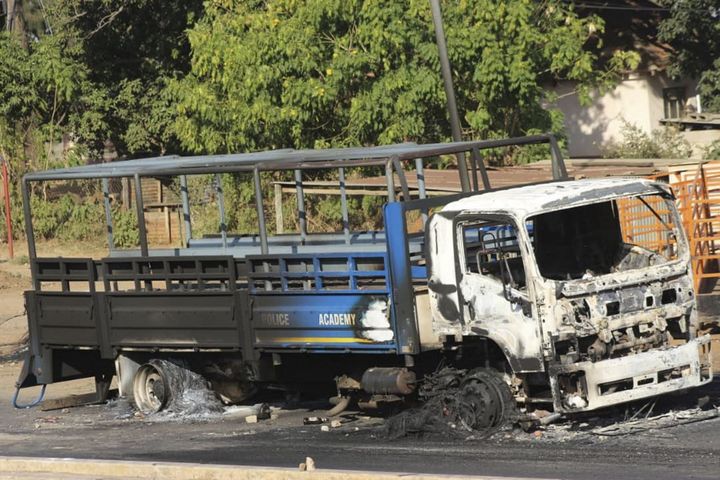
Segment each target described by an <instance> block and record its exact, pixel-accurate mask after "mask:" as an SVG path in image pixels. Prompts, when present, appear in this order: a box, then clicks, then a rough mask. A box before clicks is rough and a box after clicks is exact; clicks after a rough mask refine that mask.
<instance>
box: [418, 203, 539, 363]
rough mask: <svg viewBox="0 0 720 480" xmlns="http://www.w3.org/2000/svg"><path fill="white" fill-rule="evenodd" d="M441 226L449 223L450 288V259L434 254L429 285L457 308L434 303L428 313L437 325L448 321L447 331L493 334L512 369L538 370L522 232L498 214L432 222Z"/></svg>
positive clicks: (536, 328) (536, 325) (534, 319)
mask: <svg viewBox="0 0 720 480" xmlns="http://www.w3.org/2000/svg"><path fill="white" fill-rule="evenodd" d="M440 225H442V226H444V227H445V228H446V229H447V227H451V232H452V247H453V248H452V255H453V257H454V258H453V261H452V263H450V265H452V266H453V268H452V270H453V276H454V285H453V287H454V288H448V283H449V278H448V277H449V275H448V272H447V270H448V264H449V262H448V260H449V259H448V258H446V259H445V260H444V261H442V260H441V258H439V257H441V255H437V257H438V258H436V259H434V260H433V262H432V272H431V285H430V290H431V292H433V291H435V292H436V294H435V297H436V299H438V300H440V299H441V296H442V292H437V290H439V288H438V287H440V288H441V289H444V290H446V291H447V292H449V293H446V294H445V296H444V298H443V299H442V300H443V301H445V302H446V303H450V302H452V303H454V306H455V308H456V311H455V312H453V311H452V310H453V309H452V308H449V307H448V305H444V306H443V305H442V304H441V303H440V302H436V303H435V305H433V307H434V308H435V310H434V311H433V314H434V316H437V317H438V324H439V325H445V326H447V327H450V325H449V324H452V328H447V330H449V331H454V332H455V334H456V335H457V334H461V335H464V336H482V337H486V338H489V339H492V340H493V341H494V342H495V343H496V344H497V345H498V346H499V347H500V348H501V349H502V350H503V351H504V352H505V354H506V356H507V357H508V360H509V361H510V363H511V365H512V366H513V369H514V370H515V371H539V370H542V369H543V362H542V348H541V346H542V340H541V338H542V337H541V331H540V326H539V323H538V321H537V315H536V312H535V308H534V306H533V302H532V298H533V297H534V295H533V294H532V292H531V288H529V287H528V280H527V276H526V274H525V272H526V267H525V265H526V262H528V261H531V260H530V259H528V258H527V257H528V255H529V249H528V248H527V244H528V242H529V241H530V237H529V236H528V234H527V231H520V230H519V229H518V227H517V225H516V222H515V220H514V219H512V218H510V217H505V216H499V215H480V214H460V215H457V216H456V217H455V218H454V219H453V222H452V226H451V225H450V224H448V223H446V224H444V225H443V224H442V222H440V223H439V224H438V225H435V226H436V227H439V226H440ZM432 227H433V225H431V228H432ZM431 233H433V232H431ZM434 233H435V234H439V231H436V232H434ZM439 236H442V235H439ZM446 236H449V235H446ZM448 243H449V242H448ZM432 245H433V243H432V242H431V246H432ZM436 245H438V244H437V242H436ZM448 246H449V245H448ZM448 250H450V248H447V247H446V248H445V251H446V252H447V251H448ZM446 256H447V253H446ZM438 262H441V263H440V265H438ZM436 267H437V268H436ZM439 276H442V277H444V278H443V279H442V280H441V279H440V278H439ZM433 280H435V283H436V285H432V282H433ZM431 299H432V296H431ZM441 307H444V308H442V309H441ZM448 312H451V313H454V315H455V316H454V318H447V316H446V315H447V313H448Z"/></svg>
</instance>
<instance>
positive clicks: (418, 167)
mask: <svg viewBox="0 0 720 480" xmlns="http://www.w3.org/2000/svg"><path fill="white" fill-rule="evenodd" d="M415 175H416V176H417V184H418V197H420V198H427V192H426V191H425V169H424V167H423V159H422V158H416V159H415ZM427 219H428V211H427V209H423V210H422V224H423V227H424V226H425V224H426V223H427Z"/></svg>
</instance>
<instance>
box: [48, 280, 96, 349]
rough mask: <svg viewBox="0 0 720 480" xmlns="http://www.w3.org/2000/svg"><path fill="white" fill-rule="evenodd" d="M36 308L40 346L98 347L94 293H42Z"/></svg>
mask: <svg viewBox="0 0 720 480" xmlns="http://www.w3.org/2000/svg"><path fill="white" fill-rule="evenodd" d="M37 306H38V317H37V328H38V333H39V338H40V343H41V344H43V345H73V346H88V347H98V346H99V342H98V338H99V337H98V330H97V324H96V321H95V317H94V312H95V308H94V298H93V295H92V294H91V293H59V292H58V293H50V292H45V293H39V294H37Z"/></svg>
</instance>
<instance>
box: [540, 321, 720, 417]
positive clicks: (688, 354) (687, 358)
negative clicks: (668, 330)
mask: <svg viewBox="0 0 720 480" xmlns="http://www.w3.org/2000/svg"><path fill="white" fill-rule="evenodd" d="M555 372H556V373H557V374H556V375H552V377H551V378H552V380H551V381H552V384H553V393H554V395H553V396H554V399H555V411H559V412H567V413H571V412H572V413H574V412H583V411H589V410H595V409H598V408H603V407H608V406H611V405H617V404H619V403H624V402H629V401H632V400H639V399H642V398H647V397H653V396H656V395H662V394H664V393H669V392H676V391H679V390H685V389H688V388H693V387H698V386H700V385H704V384H706V383H709V382H710V381H711V380H712V375H713V372H712V365H711V358H710V336H709V335H704V336H702V337H699V338H696V339H694V340H691V341H689V342H688V343H686V344H684V345H681V346H678V347H668V348H663V349H660V350H652V351H648V352H643V353H638V354H636V355H629V356H626V357H622V358H613V359H610V360H603V361H599V362H594V363H593V362H579V363H574V364H571V365H562V366H560V367H559V368H558V369H557V370H555Z"/></svg>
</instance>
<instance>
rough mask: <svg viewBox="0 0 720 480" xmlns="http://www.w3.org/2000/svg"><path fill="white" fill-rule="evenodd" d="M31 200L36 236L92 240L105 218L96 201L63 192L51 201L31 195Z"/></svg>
mask: <svg viewBox="0 0 720 480" xmlns="http://www.w3.org/2000/svg"><path fill="white" fill-rule="evenodd" d="M31 204H32V212H33V227H34V229H35V235H36V236H37V237H38V238H44V239H49V238H59V239H61V240H65V241H71V240H73V241H74V240H92V239H97V238H99V237H100V236H101V235H102V233H103V226H104V225H105V219H104V213H103V208H102V205H100V204H99V203H93V202H92V201H90V202H85V203H79V202H78V201H77V200H76V198H75V197H74V196H73V195H70V194H66V195H63V196H62V197H60V198H59V199H57V200H52V201H45V200H43V199H42V198H40V197H39V196H37V195H34V196H33V197H32V198H31Z"/></svg>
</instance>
